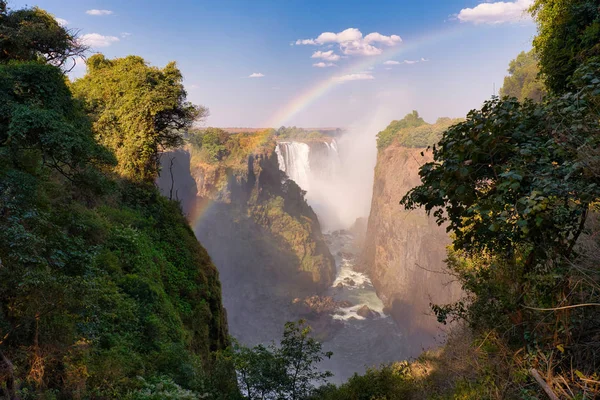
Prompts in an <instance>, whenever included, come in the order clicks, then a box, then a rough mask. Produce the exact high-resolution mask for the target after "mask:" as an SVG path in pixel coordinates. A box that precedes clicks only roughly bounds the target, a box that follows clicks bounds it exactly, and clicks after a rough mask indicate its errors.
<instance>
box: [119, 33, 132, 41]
mask: <svg viewBox="0 0 600 400" xmlns="http://www.w3.org/2000/svg"><path fill="white" fill-rule="evenodd" d="M129 36H131V33H129V32H121V37H122V38H123V39H125V38H128V37H129Z"/></svg>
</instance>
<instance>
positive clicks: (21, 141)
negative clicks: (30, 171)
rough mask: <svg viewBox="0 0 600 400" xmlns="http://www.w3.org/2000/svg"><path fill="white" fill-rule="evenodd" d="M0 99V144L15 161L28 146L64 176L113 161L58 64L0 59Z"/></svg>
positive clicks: (88, 170)
mask: <svg viewBox="0 0 600 400" xmlns="http://www.w3.org/2000/svg"><path fill="white" fill-rule="evenodd" d="M25 87H26V88H28V90H22V88H25ZM0 102H1V104H2V105H1V106H0V149H1V148H4V149H3V153H4V155H5V156H7V157H11V158H12V160H13V162H15V163H20V161H19V159H18V157H19V156H21V155H22V154H23V152H24V151H27V152H28V153H29V154H31V155H33V154H36V155H39V157H40V162H41V163H42V164H43V165H45V166H49V167H52V168H54V169H55V170H56V171H58V172H60V173H61V174H62V175H64V176H65V177H68V178H69V179H75V177H76V175H82V174H85V172H86V171H87V172H93V171H91V170H90V169H89V166H90V165H91V164H95V165H101V164H108V163H112V162H113V160H114V158H113V156H112V154H110V153H109V152H108V151H107V150H106V149H104V148H102V147H101V146H99V145H98V144H97V143H96V142H95V141H94V138H93V134H92V130H91V124H90V122H89V120H88V118H87V116H86V115H85V113H84V112H83V110H82V108H81V107H80V106H79V105H78V104H77V103H76V102H74V101H73V98H72V96H71V92H70V91H69V88H68V87H67V85H66V83H65V79H64V75H63V74H62V73H61V72H60V70H58V69H57V68H55V67H52V66H50V65H43V64H38V63H33V62H30V63H19V64H11V65H0ZM85 178H86V179H87V178H89V177H85Z"/></svg>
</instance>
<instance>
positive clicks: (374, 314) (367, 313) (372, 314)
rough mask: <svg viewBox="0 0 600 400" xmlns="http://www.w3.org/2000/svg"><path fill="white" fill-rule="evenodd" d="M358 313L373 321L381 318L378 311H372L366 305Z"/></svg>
mask: <svg viewBox="0 0 600 400" xmlns="http://www.w3.org/2000/svg"><path fill="white" fill-rule="evenodd" d="M356 313H357V314H358V315H360V316H361V317H363V318H366V319H373V318H376V317H379V313H378V312H377V311H373V310H371V309H370V308H369V306H367V305H366V304H365V305H364V306H362V307H361V308H359V309H358V311H357V312H356Z"/></svg>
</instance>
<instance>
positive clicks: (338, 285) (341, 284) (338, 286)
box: [335, 282, 344, 290]
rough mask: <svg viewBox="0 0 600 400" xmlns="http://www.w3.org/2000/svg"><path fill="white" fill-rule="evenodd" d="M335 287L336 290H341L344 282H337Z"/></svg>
mask: <svg viewBox="0 0 600 400" xmlns="http://www.w3.org/2000/svg"><path fill="white" fill-rule="evenodd" d="M335 288H336V289H337V290H342V289H344V284H343V283H342V282H340V283H338V284H337V285H335Z"/></svg>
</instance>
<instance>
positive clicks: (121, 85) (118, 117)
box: [73, 54, 207, 181]
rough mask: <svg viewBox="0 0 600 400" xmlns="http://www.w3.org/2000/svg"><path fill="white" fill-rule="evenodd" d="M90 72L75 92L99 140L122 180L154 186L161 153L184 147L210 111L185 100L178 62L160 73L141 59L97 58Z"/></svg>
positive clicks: (91, 62) (101, 56) (76, 84)
mask: <svg viewBox="0 0 600 400" xmlns="http://www.w3.org/2000/svg"><path fill="white" fill-rule="evenodd" d="M87 66H88V71H87V74H86V75H85V77H83V78H81V79H79V80H77V81H76V82H75V83H74V84H73V90H74V93H75V94H76V96H77V97H78V98H80V99H81V100H83V101H84V102H85V104H86V109H87V111H88V113H89V114H90V115H91V116H92V119H93V127H94V131H95V133H96V135H97V137H98V140H99V141H100V143H102V144H103V145H105V146H107V147H108V148H110V149H111V150H113V151H114V153H115V155H116V157H117V160H118V166H117V169H116V170H117V172H118V173H119V174H120V175H122V176H123V177H126V178H130V179H134V180H138V181H153V180H154V179H155V178H156V176H157V174H158V172H159V154H160V152H161V151H163V150H166V149H169V148H173V147H177V146H180V145H181V144H182V143H183V138H182V134H183V132H184V131H185V130H186V129H188V128H189V127H191V125H192V123H193V122H194V121H196V120H198V119H199V118H202V117H204V116H206V115H207V110H206V109H205V108H203V107H199V106H196V105H194V104H192V103H190V102H188V101H187V100H186V95H187V94H186V91H185V89H184V88H183V83H182V80H183V77H182V75H181V72H180V71H179V69H178V68H177V66H176V65H175V63H173V62H172V63H169V64H167V65H166V66H165V67H164V68H162V69H159V68H156V67H151V66H149V65H148V64H147V63H146V62H145V61H144V60H143V59H142V58H141V57H136V56H128V57H125V58H117V59H114V60H108V59H106V58H105V57H104V56H103V55H101V54H98V55H94V56H92V57H90V58H89V60H88V62H87Z"/></svg>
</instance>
